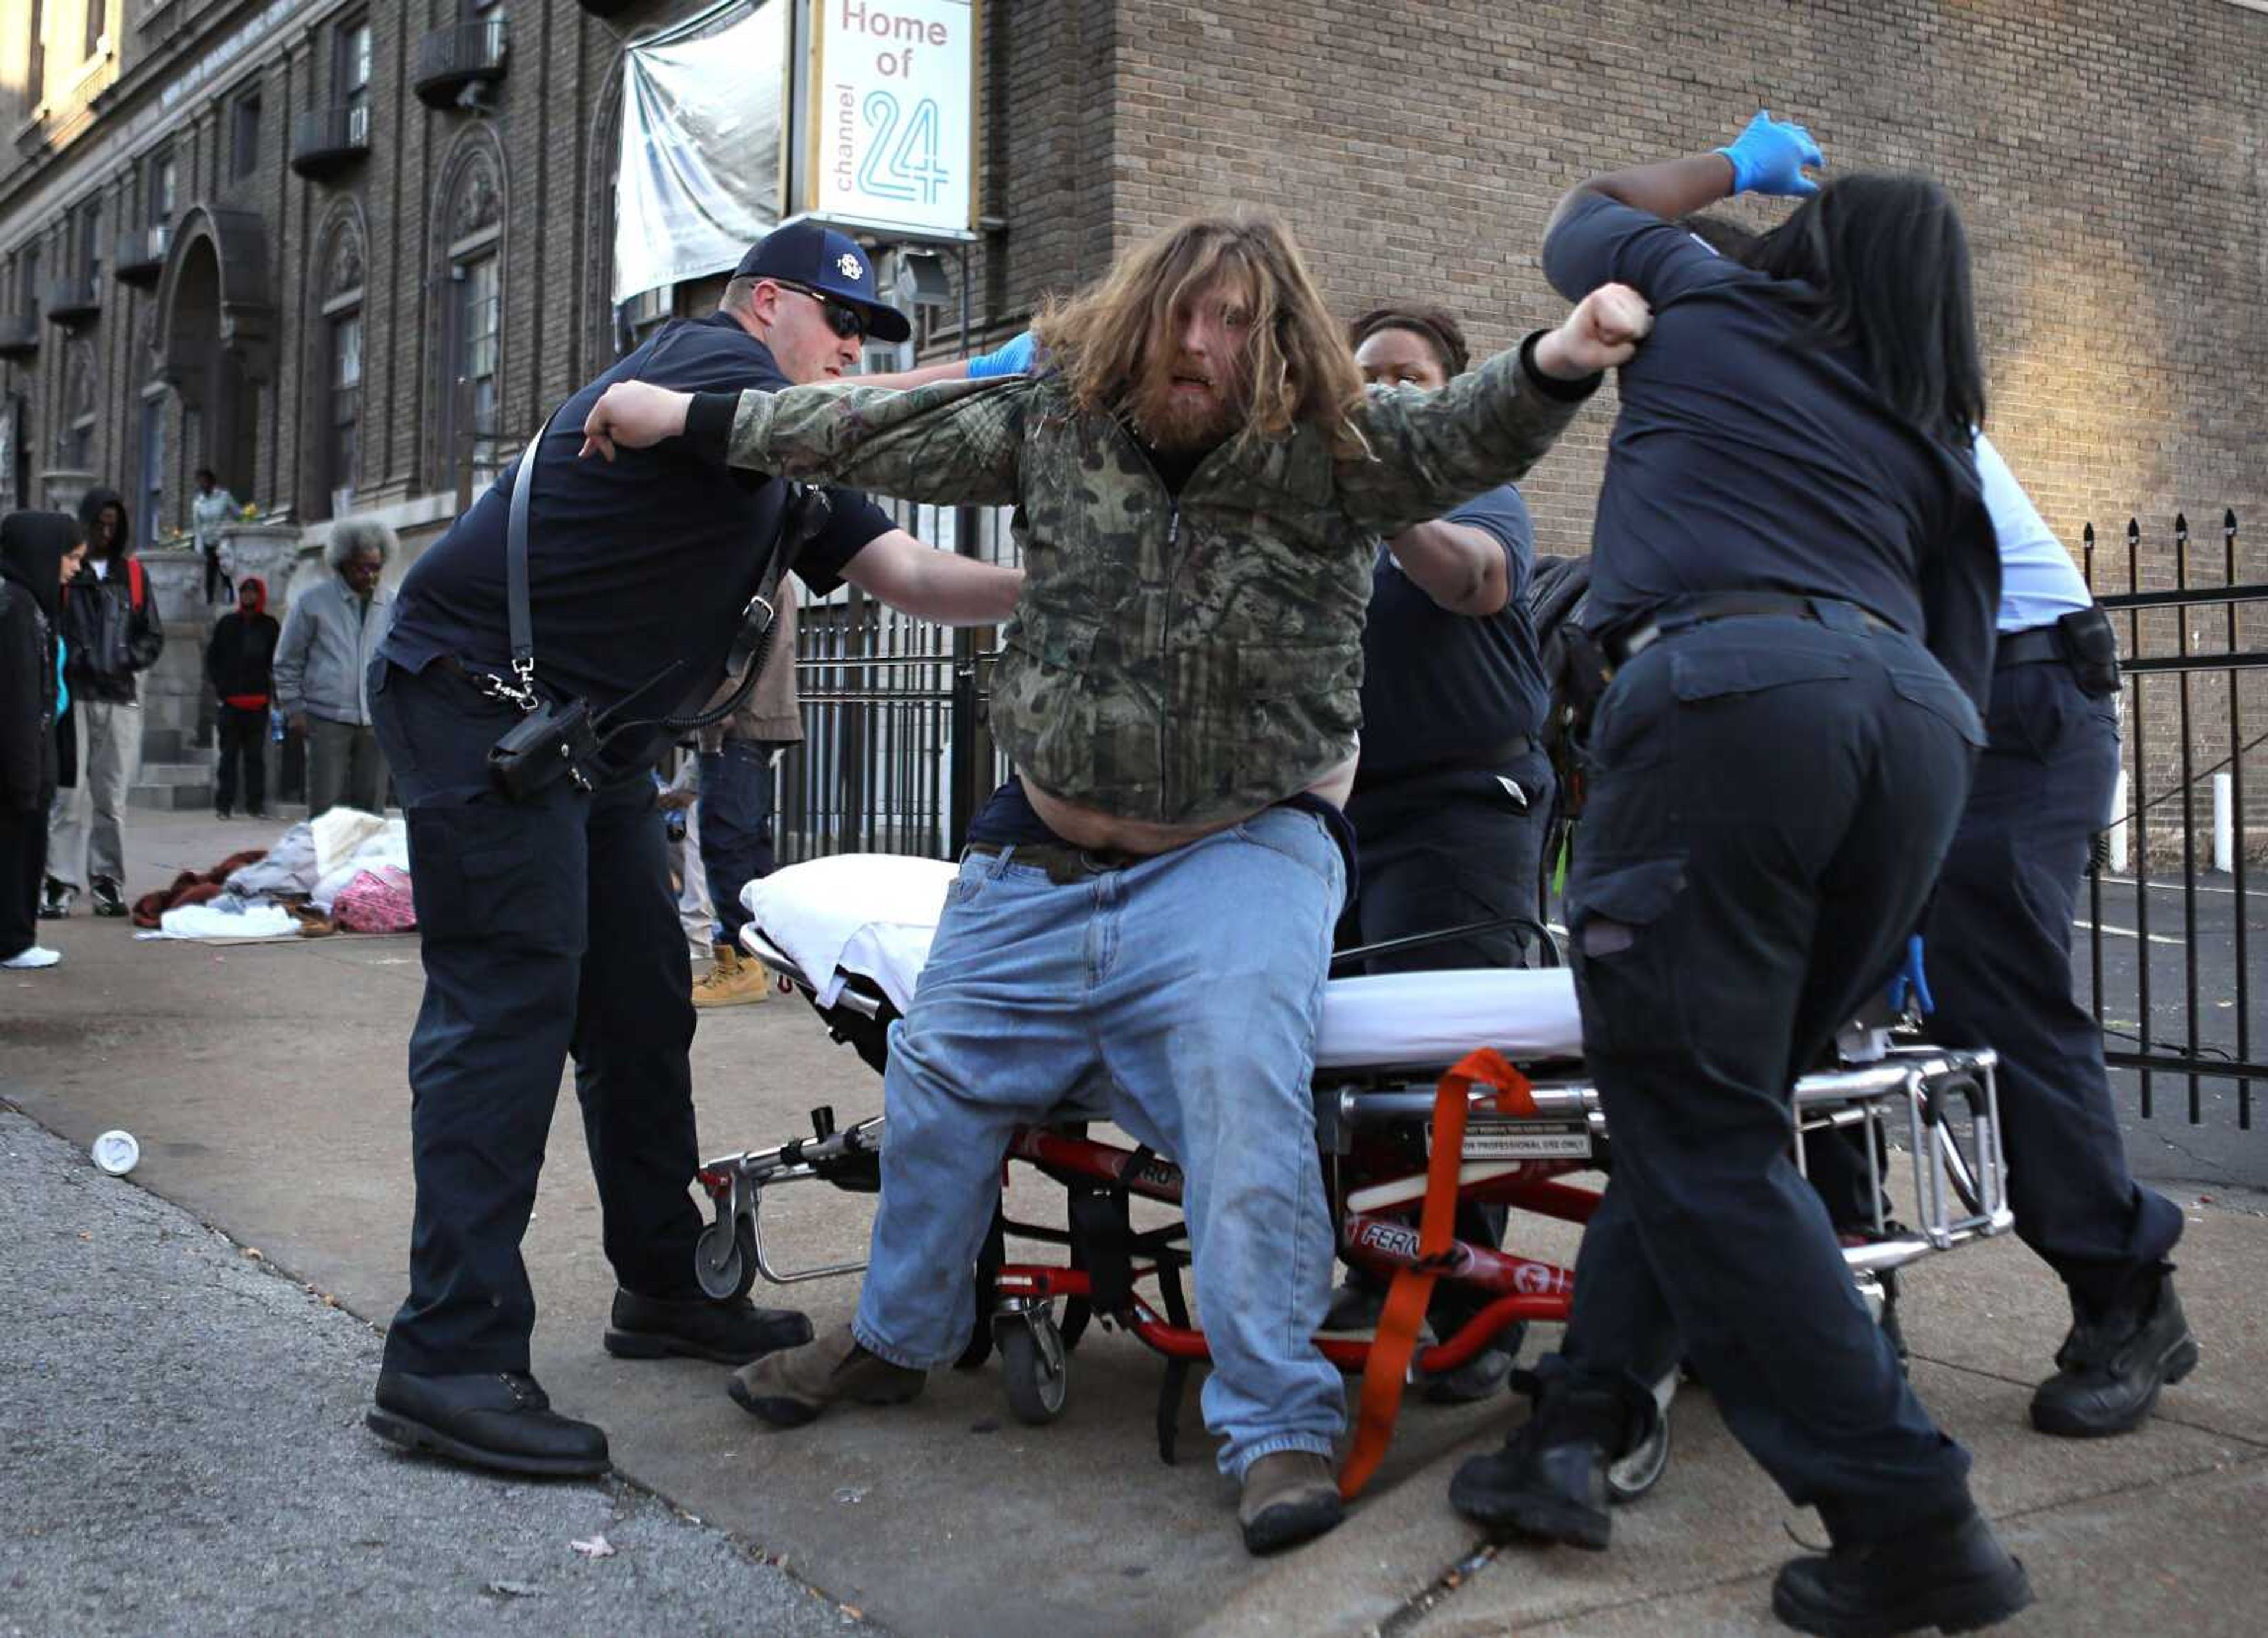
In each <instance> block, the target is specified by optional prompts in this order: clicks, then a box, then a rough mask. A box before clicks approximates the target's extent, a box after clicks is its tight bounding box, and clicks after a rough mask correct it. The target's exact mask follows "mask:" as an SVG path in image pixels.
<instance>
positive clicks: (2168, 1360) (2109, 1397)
mask: <svg viewBox="0 0 2268 1638" xmlns="http://www.w3.org/2000/svg"><path fill="white" fill-rule="evenodd" d="M2173 1274H2174V1267H2173V1265H2172V1264H2171V1263H2159V1264H2156V1265H2154V1267H2150V1268H2147V1269H2145V1270H2144V1271H2143V1272H2142V1273H2141V1274H2138V1275H2136V1276H2135V1278H2134V1280H2133V1281H2132V1282H2130V1283H2129V1285H2128V1287H2127V1289H2126V1291H2125V1292H2124V1294H2123V1295H2122V1296H2121V1297H2120V1299H2119V1300H2118V1301H2117V1302H2116V1303H2113V1304H2110V1306H2109V1307H2108V1308H2102V1309H2096V1308H2094V1307H2092V1306H2091V1305H2090V1304H2084V1303H2081V1302H2080V1301H2078V1300H2077V1299H2076V1298H2074V1299H2073V1302H2072V1316H2073V1319H2072V1327H2071V1333H2070V1334H2069V1335H2068V1336H2066V1337H2065V1339H2064V1343H2063V1346H2062V1347H2061V1348H2058V1349H2057V1350H2056V1367H2057V1369H2056V1374H2055V1375H2054V1376H2052V1377H2049V1378H2048V1379H2047V1380H2046V1381H2045V1382H2043V1383H2042V1384H2040V1385H2039V1388H2038V1391H2037V1392H2035V1393H2034V1394H2033V1395H2032V1426H2033V1427H2035V1428H2036V1429H2039V1430H2040V1431H2041V1432H2042V1433H2051V1434H2055V1435H2057V1436H2059V1437H2062V1438H2066V1439H2100V1438H2103V1437H2106V1436H2109V1435H2111V1434H2114V1433H2125V1432H2128V1431H2130V1430H2132V1429H2133V1428H2135V1427H2136V1426H2138V1425H2139V1423H2140V1422H2141V1421H2142V1419H2143V1418H2144V1417H2145V1416H2147V1415H2148V1414H2150V1411H2151V1408H2152V1407H2154V1406H2155V1405H2156V1404H2157V1402H2158V1390H2159V1389H2161V1388H2162V1387H2164V1386H2165V1385H2166V1384H2168V1383H2169V1382H2179V1381H2180V1380H2181V1379H2182V1378H2183V1377H2186V1376H2188V1375H2189V1374H2190V1372H2191V1371H2192V1370H2196V1369H2197V1363H2198V1344H2197V1338H2196V1337H2194V1336H2192V1335H2191V1333H2190V1322H2189V1320H2188V1319H2187V1318H2185V1317H2183V1313H2182V1302H2181V1298H2180V1297H2178V1296H2175V1295H2174V1280H2173Z"/></svg>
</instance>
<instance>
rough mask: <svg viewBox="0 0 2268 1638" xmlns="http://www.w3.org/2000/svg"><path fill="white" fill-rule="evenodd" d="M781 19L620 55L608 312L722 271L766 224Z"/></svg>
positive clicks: (777, 2) (774, 199)
mask: <svg viewBox="0 0 2268 1638" xmlns="http://www.w3.org/2000/svg"><path fill="white" fill-rule="evenodd" d="M962 9H963V10H965V9H966V8H965V7H964V8H962ZM788 11H789V4H788V0H764V3H763V4H759V5H758V6H757V8H756V11H755V15H754V16H752V17H749V18H746V19H744V20H743V21H741V22H738V23H735V24H733V25H732V26H730V27H727V28H722V29H718V30H717V31H716V32H715V33H708V34H703V35H702V36H701V37H700V38H698V39H695V40H673V41H671V42H669V43H666V44H656V45H652V46H633V47H632V48H630V51H629V52H628V53H627V54H626V55H625V59H624V64H623V69H622V155H621V159H620V162H619V165H618V167H617V169H616V171H615V281H614V299H615V301H616V302H618V303H619V302H624V301H628V300H629V299H630V297H633V296H636V295H638V294H640V293H641V292H643V291H645V290H659V288H661V287H662V286H663V285H666V284H676V283H682V282H683V281H685V280H688V279H698V278H705V277H707V276H708V275H711V274H714V273H722V272H725V271H728V270H729V269H731V268H733V267H734V266H736V265H737V264H738V263H739V261H740V258H741V256H742V255H744V254H745V253H747V248H748V246H750V245H752V244H754V243H755V241H756V240H758V239H762V237H763V236H764V235H765V234H766V233H768V232H770V231H771V230H772V229H773V228H774V227H775V226H777V224H778V222H779V212H780V199H779V194H780V187H779V183H780V127H781V122H782V121H781V107H780V101H781V92H782V90H783V88H784V85H785V83H786V77H785V72H784V70H785V64H786V61H787V19H788Z"/></svg>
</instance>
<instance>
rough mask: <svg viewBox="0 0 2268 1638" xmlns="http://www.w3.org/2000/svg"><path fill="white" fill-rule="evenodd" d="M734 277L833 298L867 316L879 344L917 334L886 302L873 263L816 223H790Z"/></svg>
mask: <svg viewBox="0 0 2268 1638" xmlns="http://www.w3.org/2000/svg"><path fill="white" fill-rule="evenodd" d="M733 277H734V278H736V279H777V280H779V281H780V282H781V283H785V284H799V285H801V286H803V287H804V288H805V289H806V290H816V291H818V292H819V293H820V294H821V295H822V296H832V297H835V299H836V300H837V301H839V302H843V303H845V304H846V305H850V306H852V307H855V308H857V309H858V311H859V312H862V313H864V314H865V317H866V330H867V333H868V334H871V335H873V337H874V338H875V339H876V340H877V341H883V342H902V341H906V340H908V339H909V338H910V337H911V336H912V334H913V333H914V327H913V326H912V325H911V324H909V323H908V322H907V321H906V315H905V314H903V313H902V312H899V311H898V310H897V309H896V308H895V307H893V306H891V305H889V304H888V303H887V302H886V301H884V300H883V299H882V294H881V291H880V290H879V289H878V288H877V287H876V286H875V283H874V263H873V258H871V257H870V256H868V255H867V254H866V253H865V251H863V250H861V249H859V248H858V244H857V242H856V241H854V240H853V239H850V238H849V237H848V236H846V235H844V234H841V233H837V232H836V231H835V230H834V229H833V228H828V227H821V226H820V224H818V223H816V222H791V223H789V224H787V225H786V226H785V227H783V228H775V229H774V230H773V231H771V232H770V233H767V234H765V235H764V237H763V238H762V239H758V240H757V241H756V242H755V244H754V245H752V246H749V247H748V253H747V255H745V256H743V257H741V258H740V266H739V267H737V268H733Z"/></svg>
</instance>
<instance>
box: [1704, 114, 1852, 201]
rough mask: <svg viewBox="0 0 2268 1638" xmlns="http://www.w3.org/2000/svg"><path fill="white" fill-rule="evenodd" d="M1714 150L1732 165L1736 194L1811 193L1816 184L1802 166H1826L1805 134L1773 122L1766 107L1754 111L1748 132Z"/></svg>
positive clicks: (1795, 195) (1792, 125)
mask: <svg viewBox="0 0 2268 1638" xmlns="http://www.w3.org/2000/svg"><path fill="white" fill-rule="evenodd" d="M1717 151H1718V152H1719V153H1720V154H1723V155H1724V156H1725V158H1727V159H1730V160H1731V161H1732V162H1733V191H1734V193H1736V194H1777V195H1782V196H1784V197H1789V198H1801V197H1803V196H1804V195H1808V194H1815V193H1817V192H1818V191H1819V184H1818V183H1816V182H1815V181H1813V180H1811V179H1810V178H1809V177H1808V176H1806V175H1805V174H1804V173H1803V170H1804V167H1805V166H1806V165H1813V166H1819V165H1825V164H1826V163H1827V160H1826V157H1825V156H1824V155H1823V154H1822V153H1821V152H1820V151H1819V144H1818V143H1815V142H1814V141H1812V140H1811V133H1810V132H1809V131H1807V130H1805V129H1803V127H1801V126H1800V125H1798V124H1796V123H1794V122H1793V121H1789V120H1775V119H1774V118H1772V116H1771V110H1770V109H1768V108H1767V109H1759V110H1757V112H1756V118H1755V119H1753V120H1750V121H1749V128H1748V129H1746V130H1744V131H1742V133H1741V134H1740V135H1739V136H1735V137H1734V139H1733V140H1732V142H1731V143H1728V144H1727V145H1726V146H1725V147H1722V148H1719V149H1718V150H1717Z"/></svg>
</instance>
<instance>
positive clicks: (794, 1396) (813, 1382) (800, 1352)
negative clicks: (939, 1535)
mask: <svg viewBox="0 0 2268 1638" xmlns="http://www.w3.org/2000/svg"><path fill="white" fill-rule="evenodd" d="M928 1380H929V1372H927V1371H925V1370H913V1369H911V1368H910V1367H909V1366H905V1365H893V1364H892V1363H890V1362H889V1361H887V1360H886V1359H877V1358H875V1357H874V1355H872V1354H869V1353H868V1352H867V1351H866V1350H865V1348H861V1347H859V1346H858V1338H857V1337H855V1336H853V1335H851V1327H850V1326H847V1325H846V1326H843V1327H842V1328H841V1329H840V1330H837V1331H831V1332H829V1333H828V1334H827V1335H825V1336H823V1337H821V1338H820V1339H819V1340H818V1341H814V1342H806V1343H805V1344H804V1345H803V1346H802V1347H801V1348H783V1349H781V1350H780V1351H779V1352H778V1353H777V1354H767V1355H764V1356H763V1357H762V1359H760V1360H757V1361H755V1363H752V1364H747V1365H743V1366H741V1367H740V1370H736V1371H734V1372H733V1380H732V1383H731V1384H730V1385H729V1386H728V1387H727V1388H726V1390H725V1391H726V1392H729V1393H730V1394H731V1395H732V1396H733V1400H734V1401H735V1402H736V1403H737V1404H738V1405H739V1406H740V1408H741V1409H742V1410H744V1411H747V1413H748V1414H750V1415H751V1416H761V1417H762V1418H763V1419H764V1420H765V1421H768V1422H770V1423H771V1424H772V1426H773V1427H775V1428H800V1427H801V1426H803V1424H804V1423H806V1422H807V1421H815V1420H817V1418H818V1415H819V1413H820V1412H821V1411H823V1410H825V1409H826V1408H827V1407H828V1406H830V1405H832V1404H834V1403H835V1402H836V1401H837V1400H838V1399H848V1400H849V1401H851V1403H852V1404H853V1405H902V1404H904V1403H905V1402H906V1401H907V1400H908V1399H911V1398H913V1397H914V1395H916V1394H917V1393H919V1392H921V1391H922V1385H923V1384H924V1383H925V1382H927V1381H928ZM1332 1499H1333V1500H1334V1501H1337V1492H1336V1491H1334V1492H1333V1493H1332ZM1332 1522H1333V1523H1334V1524H1336V1523H1337V1519H1334V1520H1333V1521H1332Z"/></svg>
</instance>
